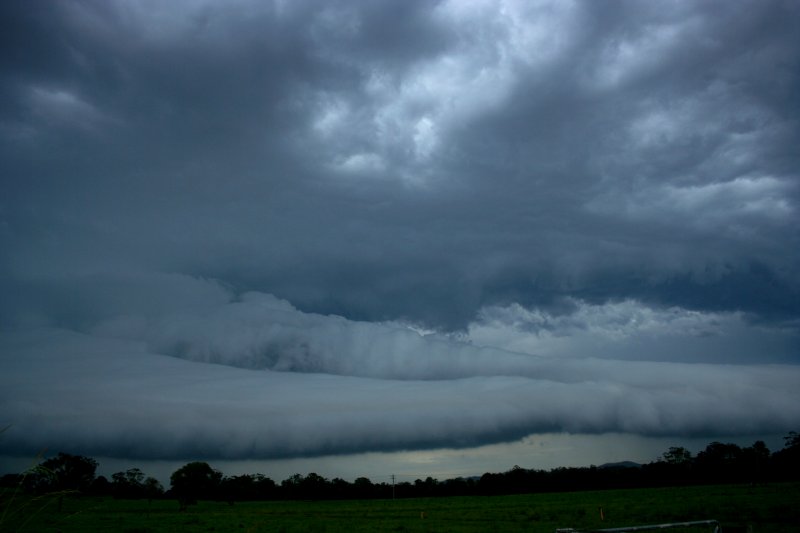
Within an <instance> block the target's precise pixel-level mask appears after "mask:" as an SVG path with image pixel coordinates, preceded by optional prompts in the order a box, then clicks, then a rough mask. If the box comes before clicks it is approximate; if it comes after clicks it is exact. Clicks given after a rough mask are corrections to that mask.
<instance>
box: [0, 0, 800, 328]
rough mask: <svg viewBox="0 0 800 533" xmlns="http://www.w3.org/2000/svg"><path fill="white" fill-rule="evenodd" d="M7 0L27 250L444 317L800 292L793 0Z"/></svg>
mask: <svg viewBox="0 0 800 533" xmlns="http://www.w3.org/2000/svg"><path fill="white" fill-rule="evenodd" d="M4 9H5V10H6V11H7V13H6V15H5V16H4V20H6V21H7V23H8V25H10V26H12V27H13V28H14V31H11V32H10V33H8V34H7V37H6V38H5V39H6V44H5V46H4V49H5V50H6V53H5V54H4V57H5V62H4V64H5V65H6V67H5V69H4V75H3V87H4V92H5V94H6V95H7V98H4V101H5V102H6V104H5V112H4V120H3V124H4V127H3V133H4V134H5V137H6V139H7V140H9V141H11V142H9V143H6V146H7V148H6V150H5V151H4V159H5V160H6V161H7V164H6V165H4V166H6V176H7V178H6V180H7V189H8V190H9V192H10V195H9V196H8V198H9V200H8V201H7V202H6V205H5V206H4V218H5V219H6V225H5V228H6V235H5V237H6V240H8V239H11V240H12V243H13V244H14V248H15V250H18V253H15V254H13V256H12V257H11V259H10V261H7V262H6V264H7V265H8V264H10V265H11V268H13V269H15V270H22V271H26V270H28V267H29V265H30V264H31V263H32V264H34V265H35V266H36V267H41V265H42V264H43V263H49V262H50V260H51V259H52V258H54V257H58V258H62V257H65V256H66V257H67V261H68V264H69V265H70V266H72V267H73V268H75V269H78V270H84V269H90V270H97V269H103V268H106V267H108V268H115V267H116V264H117V262H121V263H123V264H129V263H130V262H135V263H140V262H144V263H145V265H144V266H145V268H148V269H149V268H155V269H160V270H168V271H179V272H187V273H192V274H200V275H205V276H211V277H217V278H220V279H222V280H224V281H225V282H228V283H232V284H234V285H235V286H237V287H239V288H241V289H243V290H247V289H251V288H257V289H260V290H265V291H268V292H273V293H276V294H278V295H280V296H283V297H286V298H289V299H290V300H291V301H293V302H295V303H296V304H298V305H301V306H302V307H303V308H305V309H307V310H316V311H323V312H336V313H340V314H344V315H347V316H352V317H355V318H363V319H391V318H405V319H410V320H415V321H420V322H424V323H427V324H429V325H432V326H437V327H446V328H453V327H459V328H460V327H464V326H465V325H466V324H467V323H468V322H469V321H470V320H471V319H472V318H474V316H475V314H476V313H477V311H478V310H479V309H480V308H481V307H482V306H484V305H490V304H498V303H500V304H506V303H513V302H520V303H523V304H524V305H526V306H537V305H547V304H548V303H549V302H553V301H555V300H554V298H555V299H557V298H559V297H561V296H565V295H566V296H576V297H579V298H584V299H587V300H590V301H596V302H602V301H605V300H608V299H614V298H620V297H623V298H624V297H632V298H639V299H642V300H645V301H648V302H652V303H654V304H656V305H658V304H666V305H679V306H684V307H687V308H692V309H708V310H742V311H747V312H751V313H753V314H754V316H763V317H766V318H768V319H784V318H792V317H794V318H796V317H797V315H798V307H797V301H800V298H798V286H797V281H796V276H794V275H793V274H792V273H793V272H796V269H797V266H798V256H797V252H795V251H794V250H796V249H798V246H796V245H797V244H800V243H798V241H797V232H796V231H795V230H794V229H793V228H794V225H795V224H794V223H795V222H796V204H797V202H796V200H797V196H798V190H797V185H796V180H795V178H796V168H797V163H798V161H797V154H796V150H794V149H793V147H794V146H796V145H797V143H798V141H800V139H798V138H797V131H798V129H797V127H796V126H797V98H796V96H794V95H795V93H796V92H797V91H796V89H797V87H798V75H797V72H798V68H797V67H798V57H797V54H796V52H794V50H796V49H797V45H798V44H800V43H798V39H797V37H796V32H793V31H792V28H793V25H792V23H791V21H792V20H796V17H797V13H796V8H794V7H792V6H791V5H787V4H781V3H746V2H739V3H736V4H734V5H731V6H728V5H726V6H725V8H724V9H723V7H722V6H721V5H716V4H713V3H709V4H703V5H684V4H675V5H671V6H670V7H669V8H664V9H661V8H659V9H655V8H654V7H652V6H647V5H644V4H640V3H633V4H627V3H616V4H613V5H593V4H576V5H572V4H560V5H559V4H555V5H546V4H544V5H538V4H531V5H526V4H519V5H518V4H514V3H509V4H507V5H506V4H504V5H503V6H502V7H498V6H496V5H489V4H487V5H483V4H481V3H460V2H455V3H442V4H433V3H429V2H421V3H384V4H381V3H370V4H367V5H360V4H351V3H344V2H337V3H323V4H315V3H298V4H292V5H283V4H280V3H275V4H257V5H250V4H248V3H243V4H240V5H238V6H236V7H235V8H234V7H230V8H228V9H224V8H222V7H221V6H214V5H203V4H196V3H192V4H187V5H183V4H173V5H170V6H159V5H157V4H147V3H144V4H133V5H131V4H120V5H116V4H113V3H94V2H65V3H61V4H58V5H57V6H51V7H50V8H49V9H45V8H44V7H42V6H34V7H32V8H27V7H23V6H21V5H13V4H12V5H8V6H5V7H4ZM403 43H410V44H407V45H406V44H403ZM23 57H24V58H25V60H22V59H20V58H23ZM54 228H59V229H54ZM59 232H62V234H58V233H59ZM15 239H19V241H20V242H14V241H15ZM52 241H57V242H52ZM121 241H124V242H126V244H125V245H124V246H120V245H119V244H118V243H119V242H121ZM86 248H93V249H92V250H91V252H94V253H88V254H87V253H86V252H87V250H86ZM109 248H110V250H108V253H107V254H106V253H102V254H100V253H97V252H98V250H103V251H105V250H107V249H109ZM98 256H102V257H98ZM106 262H108V263H106ZM84 263H87V264H84ZM7 268H8V267H7Z"/></svg>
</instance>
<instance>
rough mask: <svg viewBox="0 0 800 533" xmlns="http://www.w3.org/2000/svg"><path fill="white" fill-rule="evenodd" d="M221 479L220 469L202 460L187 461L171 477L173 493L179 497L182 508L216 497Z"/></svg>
mask: <svg viewBox="0 0 800 533" xmlns="http://www.w3.org/2000/svg"><path fill="white" fill-rule="evenodd" d="M221 480H222V473H221V472H220V471H218V470H214V469H213V468H211V467H210V466H209V465H208V463H204V462H201V461H195V462H192V463H187V464H186V465H184V466H182V467H180V468H179V469H178V470H176V471H175V472H173V473H172V475H171V476H170V478H169V481H170V485H171V486H172V493H173V494H174V495H175V496H176V497H177V498H178V502H179V503H180V507H181V509H185V508H186V506H187V505H191V504H195V503H197V500H210V499H214V498H216V497H217V492H218V491H217V489H218V488H219V484H220V481H221Z"/></svg>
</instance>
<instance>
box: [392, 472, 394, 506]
mask: <svg viewBox="0 0 800 533" xmlns="http://www.w3.org/2000/svg"><path fill="white" fill-rule="evenodd" d="M392 499H393V500H394V474H392Z"/></svg>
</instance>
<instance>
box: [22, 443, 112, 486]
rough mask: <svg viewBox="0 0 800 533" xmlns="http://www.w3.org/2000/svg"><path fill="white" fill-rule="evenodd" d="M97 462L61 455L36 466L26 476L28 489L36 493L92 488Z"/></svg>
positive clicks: (78, 456) (65, 454)
mask: <svg viewBox="0 0 800 533" xmlns="http://www.w3.org/2000/svg"><path fill="white" fill-rule="evenodd" d="M96 470H97V461H95V460H94V459H91V458H89V457H83V456H81V455H70V454H68V453H59V454H58V455H57V456H55V457H51V458H50V459H47V460H45V461H43V462H42V463H40V464H39V465H38V466H36V467H35V468H34V469H33V470H32V471H31V472H29V473H28V475H27V476H26V480H25V484H26V487H27V488H29V489H32V490H33V491H34V492H38V493H43V492H56V491H81V492H87V491H88V490H89V488H90V487H91V486H92V483H93V482H94V479H95V471H96Z"/></svg>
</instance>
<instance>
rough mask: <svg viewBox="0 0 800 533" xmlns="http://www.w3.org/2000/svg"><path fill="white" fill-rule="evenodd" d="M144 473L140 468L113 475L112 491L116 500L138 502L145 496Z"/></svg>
mask: <svg viewBox="0 0 800 533" xmlns="http://www.w3.org/2000/svg"><path fill="white" fill-rule="evenodd" d="M143 481H144V473H143V472H142V471H141V470H139V469H138V468H129V469H128V470H126V471H125V472H116V473H114V474H111V490H112V493H113V494H114V497H115V498H118V499H130V500H137V499H139V498H143V497H144V496H145V493H144V492H145V491H144V483H143Z"/></svg>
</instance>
